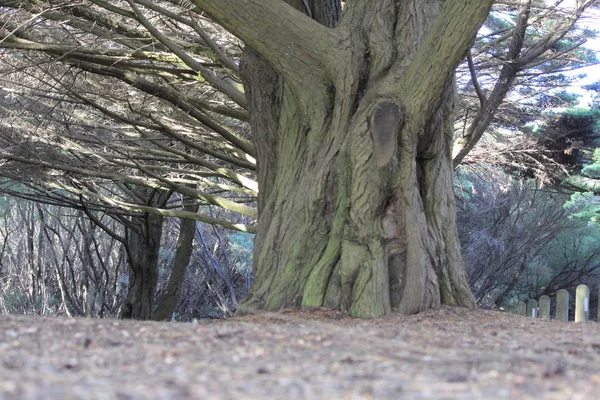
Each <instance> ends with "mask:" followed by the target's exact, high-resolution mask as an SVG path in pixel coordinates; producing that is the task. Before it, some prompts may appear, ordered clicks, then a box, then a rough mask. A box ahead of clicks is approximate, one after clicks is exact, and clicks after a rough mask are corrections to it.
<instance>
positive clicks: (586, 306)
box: [575, 285, 590, 322]
mask: <svg viewBox="0 0 600 400" xmlns="http://www.w3.org/2000/svg"><path fill="white" fill-rule="evenodd" d="M589 314H590V289H589V288H588V287H587V286H586V285H579V286H577V291H576V292H575V322H586V321H587V320H588V317H589Z"/></svg>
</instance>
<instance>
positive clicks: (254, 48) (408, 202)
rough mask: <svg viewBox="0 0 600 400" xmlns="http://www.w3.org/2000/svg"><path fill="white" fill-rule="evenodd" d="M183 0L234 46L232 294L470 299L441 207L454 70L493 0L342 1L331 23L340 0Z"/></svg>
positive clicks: (274, 301)
mask: <svg viewBox="0 0 600 400" xmlns="http://www.w3.org/2000/svg"><path fill="white" fill-rule="evenodd" d="M194 3H195V4H196V5H198V6H199V7H201V8H203V9H204V10H205V11H206V12H207V13H208V14H209V15H211V16H212V17H213V18H215V20H217V21H218V22H219V23H221V24H223V26H225V27H226V28H228V29H230V30H231V31H232V32H234V33H235V34H237V35H239V36H240V37H241V38H242V39H243V40H244V41H245V42H246V45H247V49H246V54H245V57H244V59H243V65H242V66H241V71H242V75H243V79H244V86H245V89H246V93H247V95H248V97H249V101H248V107H249V110H250V113H251V123H252V128H253V134H254V140H255V143H256V149H257V153H258V178H259V189H260V193H259V228H258V233H257V235H256V238H255V253H254V274H255V276H254V286H253V288H252V290H251V293H250V296H249V298H248V299H247V300H246V302H245V304H244V306H245V307H249V308H258V309H267V310H276V309H279V308H282V307H308V308H310V307H320V306H327V307H333V308H341V309H343V310H345V311H347V312H349V313H350V314H351V315H354V316H359V317H377V316H381V315H384V314H386V313H388V312H390V311H392V310H394V309H397V310H399V311H401V312H403V313H415V312H419V311H421V310H425V309H427V308H430V307H437V306H439V305H440V304H452V305H459V306H467V307H473V306H474V299H473V296H472V295H471V294H470V292H469V288H468V284H467V280H466V274H465V268H464V265H463V261H462V258H461V255H460V248H459V243H458V239H457V233H456V222H455V216H454V212H455V211H454V200H453V191H452V161H451V154H450V143H451V139H452V126H453V122H454V117H453V112H452V111H453V110H452V108H453V89H452V72H453V70H454V68H455V67H456V65H457V64H458V63H459V62H460V60H461V59H462V57H463V56H464V54H465V53H466V51H467V50H468V48H469V46H470V44H471V43H472V40H473V39H474V37H475V34H476V32H477V30H478V28H479V26H480V25H481V23H482V22H483V21H484V19H485V17H486V16H487V14H488V12H489V9H490V7H491V4H492V0H432V1H426V2H424V1H419V0H371V1H352V2H348V3H347V6H346V8H345V10H344V12H343V14H342V16H341V19H340V20H339V22H338V21H337V16H338V15H339V10H340V8H339V7H338V6H339V0H311V1H299V0H286V1H284V2H282V1H279V0H263V1H262V2H260V3H258V2H255V1H251V0H219V1H218V2H216V1H214V0H194ZM284 3H288V5H286V4H284ZM332 4H333V5H334V6H333V7H332ZM289 5H291V6H292V7H290V6H289ZM294 8H295V10H294ZM298 10H300V11H302V12H304V15H302V14H301V13H300V12H298ZM327 10H329V11H327ZM328 12H329V15H326V14H327V13H328ZM334 14H335V15H334ZM306 15H308V16H309V17H311V18H307V17H306ZM250 21H251V22H250Z"/></svg>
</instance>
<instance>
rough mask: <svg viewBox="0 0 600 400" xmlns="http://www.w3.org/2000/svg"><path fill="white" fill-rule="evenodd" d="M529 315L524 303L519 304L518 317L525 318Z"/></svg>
mask: <svg viewBox="0 0 600 400" xmlns="http://www.w3.org/2000/svg"><path fill="white" fill-rule="evenodd" d="M526 314H527V306H526V305H525V303H523V302H522V301H519V302H518V303H517V315H522V316H525V315H526Z"/></svg>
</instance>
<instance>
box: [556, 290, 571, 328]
mask: <svg viewBox="0 0 600 400" xmlns="http://www.w3.org/2000/svg"><path fill="white" fill-rule="evenodd" d="M556 320H557V321H563V322H567V321H568V320H569V292H567V291H566V290H565V289H560V290H559V291H558V292H556Z"/></svg>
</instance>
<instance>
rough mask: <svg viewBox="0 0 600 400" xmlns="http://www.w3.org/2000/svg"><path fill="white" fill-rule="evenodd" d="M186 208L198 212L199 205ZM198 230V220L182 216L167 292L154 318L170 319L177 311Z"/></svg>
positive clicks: (155, 311)
mask: <svg viewBox="0 0 600 400" xmlns="http://www.w3.org/2000/svg"><path fill="white" fill-rule="evenodd" d="M184 209H185V210H186V211H190V212H194V213H195V212H197V211H198V205H192V206H185V207H184ZM195 231H196V221H195V220H191V219H184V218H182V219H181V221H180V226H179V237H178V238H177V248H176V250H175V259H174V260H173V266H172V268H171V273H170V274H169V281H168V283H167V287H166V289H165V292H164V293H163V295H162V297H161V298H160V301H159V302H158V305H157V306H156V309H155V310H154V315H153V316H152V318H153V319H154V320H156V321H169V320H171V317H172V315H173V312H174V311H175V307H176V306H177V302H178V301H179V297H180V295H181V289H182V285H183V279H184V278H185V272H186V271H187V267H188V264H189V263H190V258H191V256H192V247H193V243H194V233H195Z"/></svg>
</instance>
